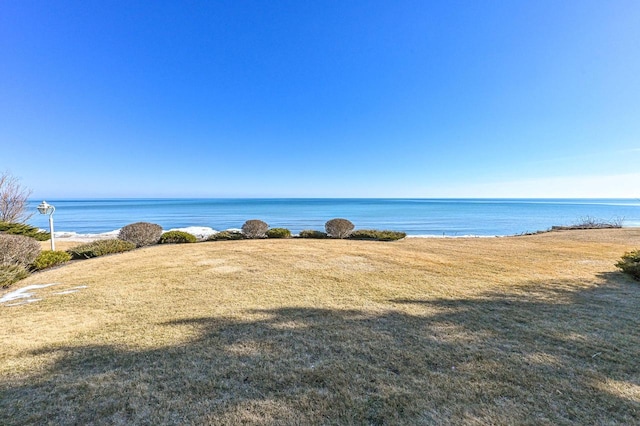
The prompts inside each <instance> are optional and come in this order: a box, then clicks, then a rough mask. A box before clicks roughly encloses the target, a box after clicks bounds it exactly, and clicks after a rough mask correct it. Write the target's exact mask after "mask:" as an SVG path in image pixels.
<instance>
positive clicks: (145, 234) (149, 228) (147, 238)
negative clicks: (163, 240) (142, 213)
mask: <svg viewBox="0 0 640 426" xmlns="http://www.w3.org/2000/svg"><path fill="white" fill-rule="evenodd" d="M161 235H162V227H161V226H160V225H156V224H155V223H149V222H136V223H132V224H129V225H127V226H124V227H123V228H122V229H121V230H120V233H119V234H118V238H119V239H121V240H123V241H128V242H130V243H133V244H135V245H136V247H143V246H150V245H152V244H157V243H158V241H159V240H160V236H161Z"/></svg>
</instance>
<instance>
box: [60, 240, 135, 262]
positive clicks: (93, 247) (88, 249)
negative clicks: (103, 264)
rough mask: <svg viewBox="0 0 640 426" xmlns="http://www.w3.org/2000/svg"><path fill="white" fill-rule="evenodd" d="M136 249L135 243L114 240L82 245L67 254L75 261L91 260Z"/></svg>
mask: <svg viewBox="0 0 640 426" xmlns="http://www.w3.org/2000/svg"><path fill="white" fill-rule="evenodd" d="M134 248H136V245H135V244H134V243H131V242H129V241H124V240H119V239H116V238H113V239H109V240H96V241H93V242H91V243H87V244H82V245H79V246H77V247H74V248H72V249H69V250H67V253H69V254H70V255H71V257H72V258H74V259H90V258H92V257H98V256H104V255H105V254H113V253H122V252H125V251H129V250H133V249H134Z"/></svg>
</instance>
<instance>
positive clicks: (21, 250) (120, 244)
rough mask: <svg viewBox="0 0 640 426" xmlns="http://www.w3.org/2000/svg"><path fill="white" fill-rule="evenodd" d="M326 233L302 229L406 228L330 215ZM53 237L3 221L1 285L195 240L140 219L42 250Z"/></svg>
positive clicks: (260, 234) (265, 231)
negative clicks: (114, 233)
mask: <svg viewBox="0 0 640 426" xmlns="http://www.w3.org/2000/svg"><path fill="white" fill-rule="evenodd" d="M325 231H326V232H322V231H317V230H303V231H301V232H300V234H299V236H298V237H299V238H316V239H324V238H350V239H357V240H378V241H393V240H398V239H401V238H404V237H405V236H406V234H405V233H404V232H396V231H378V230H372V229H367V230H356V231H354V225H353V223H352V222H350V221H349V220H347V219H341V218H336V219H331V220H330V221H328V222H327V223H326V224H325ZM291 236H292V235H291V231H290V230H288V229H286V228H269V225H267V223H265V222H263V221H261V220H258V219H251V220H248V221H246V222H245V223H244V225H243V226H242V231H233V230H229V231H222V232H218V233H216V234H213V235H211V236H210V237H209V238H207V241H223V240H241V239H253V238H291ZM49 238H50V234H49V233H48V232H42V231H39V230H38V229H37V228H35V227H32V226H29V225H25V224H14V223H6V222H0V288H3V287H8V286H9V285H11V284H12V283H14V282H16V281H18V280H21V279H23V278H25V277H27V276H28V275H29V273H30V272H31V271H40V270H42V269H46V268H51V267H54V266H57V265H61V264H63V263H65V262H68V261H70V260H71V259H90V258H93V257H98V256H104V255H107V254H115V253H122V252H125V251H129V250H133V249H135V248H138V247H145V246H149V245H153V244H182V243H194V242H196V241H197V238H196V236H195V235H192V234H189V233H188V232H184V231H168V232H164V233H163V232H162V227H161V226H160V225H157V224H154V223H148V222H136V223H132V224H129V225H126V226H124V227H123V228H122V229H121V230H120V232H119V234H118V238H115V239H107V240H96V241H93V242H90V243H87V244H81V245H79V246H76V247H73V248H71V249H69V250H67V251H66V252H64V251H50V250H45V251H41V250H40V245H39V244H38V242H37V241H36V240H38V241H44V240H47V239H49Z"/></svg>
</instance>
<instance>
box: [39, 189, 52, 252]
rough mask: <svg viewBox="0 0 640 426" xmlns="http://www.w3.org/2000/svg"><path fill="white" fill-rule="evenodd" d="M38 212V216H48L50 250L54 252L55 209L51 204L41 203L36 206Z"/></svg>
mask: <svg viewBox="0 0 640 426" xmlns="http://www.w3.org/2000/svg"><path fill="white" fill-rule="evenodd" d="M38 211H39V212H40V214H48V215H49V232H50V233H51V250H52V251H54V250H55V249H56V241H55V238H54V237H53V212H55V211H56V208H55V207H53V206H52V205H51V204H49V203H47V202H46V201H43V202H41V203H40V205H39V206H38Z"/></svg>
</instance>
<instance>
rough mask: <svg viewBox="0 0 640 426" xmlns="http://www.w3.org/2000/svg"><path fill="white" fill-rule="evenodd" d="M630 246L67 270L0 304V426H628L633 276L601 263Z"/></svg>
mask: <svg viewBox="0 0 640 426" xmlns="http://www.w3.org/2000/svg"><path fill="white" fill-rule="evenodd" d="M638 246H640V230H639V229H622V230H597V231H569V232H558V233H548V234H541V235H535V236H526V237H512V238H493V239H428V240H422V239H407V240H403V241H400V242H394V243H380V242H363V241H349V240H295V239H290V240H244V241H228V242H208V243H200V244H191V245H168V246H164V245H163V246H154V247H147V248H143V249H139V250H136V251H133V252H128V253H123V254H119V255H114V256H107V257H104V258H96V259H91V260H86V261H81V262H74V263H72V264H69V265H66V266H64V267H62V268H58V269H55V270H51V271H46V272H43V273H39V274H35V275H33V276H32V277H30V278H28V279H27V280H25V281H23V282H21V283H19V284H18V287H22V286H24V285H27V284H44V283H54V282H55V283H59V284H57V285H55V286H52V287H48V288H44V289H41V290H40V291H39V292H38V297H41V298H42V300H41V301H39V302H37V303H32V304H28V305H22V306H16V307H6V306H0V321H1V322H2V325H3V327H2V331H1V332H0V338H1V341H2V342H3V344H2V346H1V348H0V374H1V377H2V378H1V380H0V424H28V423H33V424H46V423H52V424H87V423H94V424H140V423H144V424H159V423H164V424H185V423H186V424H189V423H195V424H239V423H260V424H433V423H438V424H442V423H445V424H446V423H468V424H638V423H639V422H640V368H639V365H640V362H639V361H638V360H639V359H640V319H639V316H638V312H639V307H640V285H639V284H638V283H637V282H634V281H632V280H631V279H629V278H627V277H626V276H624V275H622V274H621V273H619V272H617V271H616V270H615V267H614V263H615V262H616V261H617V260H618V259H619V258H620V256H621V255H622V254H623V253H624V252H625V251H628V250H630V249H632V248H637V247H638ZM83 285H86V286H87V288H86V289H83V290H81V291H79V292H77V293H73V294H68V295H56V294H54V293H56V292H61V291H62V290H64V289H67V288H71V287H75V286H83Z"/></svg>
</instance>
